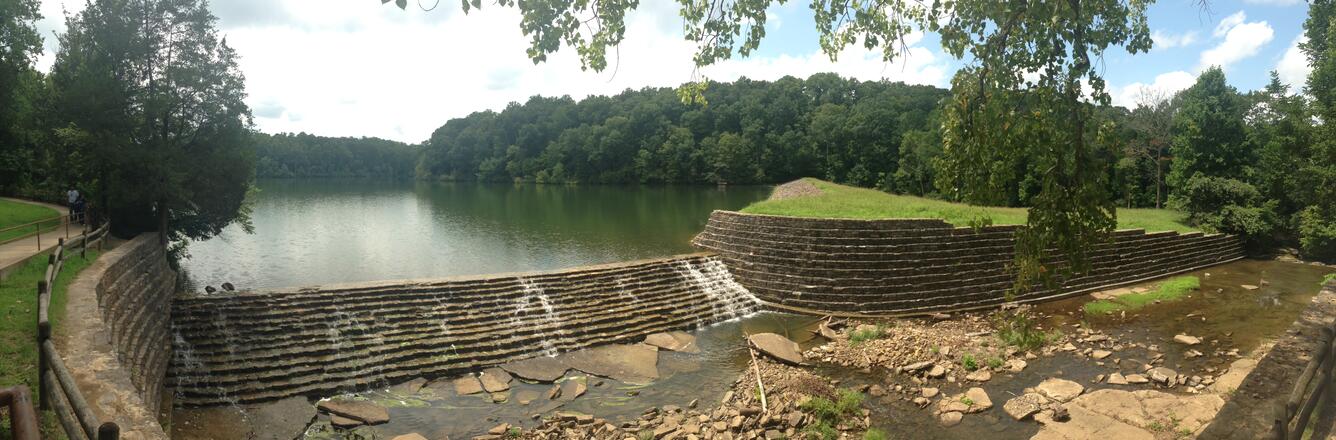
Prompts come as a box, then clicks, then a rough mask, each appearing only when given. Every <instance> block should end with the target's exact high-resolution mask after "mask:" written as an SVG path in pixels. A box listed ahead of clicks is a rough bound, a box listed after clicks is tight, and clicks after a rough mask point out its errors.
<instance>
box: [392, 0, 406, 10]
mask: <svg viewBox="0 0 1336 440" xmlns="http://www.w3.org/2000/svg"><path fill="white" fill-rule="evenodd" d="M394 5H395V6H398V7H399V9H408V0H394Z"/></svg>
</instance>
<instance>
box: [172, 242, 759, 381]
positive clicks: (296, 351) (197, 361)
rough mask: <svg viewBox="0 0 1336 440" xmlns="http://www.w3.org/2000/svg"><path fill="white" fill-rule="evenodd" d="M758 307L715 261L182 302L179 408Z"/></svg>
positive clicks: (408, 372) (508, 354) (404, 374)
mask: <svg viewBox="0 0 1336 440" xmlns="http://www.w3.org/2000/svg"><path fill="white" fill-rule="evenodd" d="M756 308H757V305H756V303H755V302H754V301H753V300H752V298H751V296H750V294H749V293H747V292H746V290H745V289H743V288H742V287H741V286H739V285H737V284H736V283H735V282H733V281H732V278H731V275H729V274H728V272H727V271H726V270H725V269H724V266H723V263H721V262H720V261H718V259H717V257H713V256H707V255H700V254H694V255H690V256H684V257H674V258H669V259H662V260H651V261H641V262H632V263H624V264H618V265H605V266H596V267H592V268H584V269H579V270H568V271H558V272H548V273H531V274H516V275H503V276H499V277H473V278H455V279H448V280H439V281H420V280H418V281H412V280H410V281H405V282H400V283H398V284H394V283H380V284H376V285H361V286H331V287H330V288H326V289H315V290H287V291H276V292H263V293H241V294H228V295H221V296H209V297H181V298H178V299H177V301H176V303H175V304H174V307H173V310H174V311H175V312H176V313H177V316H176V317H175V318H174V321H175V322H174V324H175V325H174V327H175V330H176V335H175V337H176V342H177V344H176V345H177V349H178V350H177V351H178V355H177V356H175V357H174V358H173V365H172V370H171V372H170V373H169V379H170V382H171V383H173V384H175V386H176V388H177V391H178V393H179V394H180V401H181V403H183V404H185V405H192V406H194V405H215V404H224V403H233V402H258V401H264V400H273V399H279V398H283V397H288V396H292V395H298V394H306V395H321V394H327V393H331V392H335V391H340V390H350V389H357V388H359V387H365V386H371V385H383V384H386V383H388V382H389V381H394V380H400V379H409V378H414V377H424V376H436V375H444V374H452V373H462V372H467V371H471V370H476V369H479V368H482V367H486V366H491V365H496V364H501V363H505V362H509V361H513V360H518V359H523V358H528V357H532V356H536V355H540V354H541V353H555V352H557V351H569V350H576V349H580V348H586V347H590V346H593V345H598V344H603V343H609V342H616V341H622V340H628V339H634V338H638V337H643V336H645V335H647V334H650V333H654V332H659V331H667V330H678V329H689V328H694V327H698V326H702V325H709V324H712V323H715V322H719V321H723V320H728V319H732V318H736V317H739V316H741V315H745V314H749V313H752V312H753V311H755V310H756Z"/></svg>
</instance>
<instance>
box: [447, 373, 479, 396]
mask: <svg viewBox="0 0 1336 440" xmlns="http://www.w3.org/2000/svg"><path fill="white" fill-rule="evenodd" d="M451 383H453V384H454V385H455V394H458V395H461V396H468V395H472V394H478V393H481V392H482V382H479V381H478V377H477V376H474V375H472V374H466V375H463V376H460V377H457V378H455V380H453V381H451Z"/></svg>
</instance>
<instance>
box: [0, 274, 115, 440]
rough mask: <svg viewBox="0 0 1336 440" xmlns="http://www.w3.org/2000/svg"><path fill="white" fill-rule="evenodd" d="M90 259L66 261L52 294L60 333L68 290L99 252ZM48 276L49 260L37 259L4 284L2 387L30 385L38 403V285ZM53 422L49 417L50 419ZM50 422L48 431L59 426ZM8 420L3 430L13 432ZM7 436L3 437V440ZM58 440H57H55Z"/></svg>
mask: <svg viewBox="0 0 1336 440" xmlns="http://www.w3.org/2000/svg"><path fill="white" fill-rule="evenodd" d="M87 255H88V257H87V259H86V260H85V259H83V258H80V257H79V256H78V255H74V256H71V257H70V258H69V259H66V260H65V267H64V268H63V269H61V271H60V276H58V277H56V285H55V286H54V289H52V291H51V327H52V329H53V330H52V331H54V332H59V331H60V322H61V320H62V319H63V318H64V315H65V289H66V287H67V286H69V284H70V281H73V280H74V276H75V275H76V274H78V273H79V271H81V270H83V269H84V268H86V267H88V265H89V264H92V262H93V260H94V259H96V258H97V256H98V252H97V251H96V250H92V249H89V250H88V253H87ZM45 275H46V258H33V259H32V260H30V261H28V263H27V264H25V265H24V266H23V267H22V268H20V269H19V270H17V271H15V272H14V273H12V274H10V276H9V278H6V279H4V280H0V359H4V361H3V362H0V384H3V385H6V386H8V385H27V386H28V389H29V390H31V391H32V393H33V400H37V396H36V394H37V281H38V280H41V279H42V277H43V276H45ZM48 419H49V417H48ZM50 422H51V421H50V420H48V423H47V428H48V429H47V431H48V433H49V432H50V428H52V427H54V426H55V425H53V424H51V423H50ZM8 424H9V422H8V418H5V420H4V421H3V422H0V430H3V431H4V432H5V433H6V434H8V432H9V427H8ZM2 437H3V436H0V438H2ZM51 438H54V437H51Z"/></svg>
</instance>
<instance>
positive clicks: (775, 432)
mask: <svg viewBox="0 0 1336 440" xmlns="http://www.w3.org/2000/svg"><path fill="white" fill-rule="evenodd" d="M1330 271H1331V269H1329V268H1322V267H1315V266H1306V265H1300V264H1293V263H1279V262H1258V261H1245V262H1239V263H1232V264H1228V265H1223V266H1217V267H1215V268H1211V269H1209V270H1205V271H1198V272H1195V273H1192V274H1189V275H1193V276H1197V277H1199V278H1200V279H1201V285H1200V287H1199V288H1198V289H1196V290H1195V291H1193V292H1191V293H1190V294H1188V295H1187V296H1186V297H1185V298H1183V299H1181V300H1178V301H1175V302H1165V303H1162V304H1151V305H1148V306H1147V307H1145V308H1143V309H1140V310H1137V311H1134V312H1129V313H1125V314H1116V315H1086V314H1085V312H1084V311H1083V310H1082V308H1081V306H1082V305H1083V304H1084V303H1085V302H1087V301H1090V300H1091V298H1090V297H1081V298H1074V299H1070V300H1064V301H1058V302H1054V303H1048V304H1044V305H1041V306H1039V307H1036V308H1034V309H1032V310H1028V311H1027V316H1029V317H1031V318H1032V319H1033V320H1034V321H1033V323H1032V324H1031V325H1030V326H1029V327H1030V328H1032V329H1033V330H1035V331H1036V332H1038V333H1041V334H1042V335H1044V341H1043V344H1042V345H1037V346H1033V347H1018V346H1016V345H1015V344H1011V343H1008V341H1007V338H1003V337H1002V336H1004V335H1000V334H999V332H998V328H1000V327H1001V328H1005V326H1004V325H1002V324H1004V323H1005V321H999V320H998V318H997V315H994V314H993V313H991V312H989V313H968V314H958V315H949V316H946V315H943V316H936V317H926V318H910V319H895V320H838V319H821V318H816V317H804V316H795V315H784V314H773V313H762V314H758V315H753V316H751V317H747V318H744V319H742V320H739V321H733V322H729V323H724V324H721V325H717V326H714V327H710V328H706V329H702V330H699V331H696V332H692V333H689V334H688V333H681V332H673V333H665V334H658V335H652V336H651V337H650V338H647V339H646V340H644V341H636V342H634V343H630V344H618V345H608V346H603V347H598V348H595V349H591V350H584V351H580V352H573V353H567V354H562V355H560V356H558V357H554V358H549V357H540V358H534V359H530V360H527V361H523V362H518V363H513V364H509V365H503V366H498V367H496V368H490V369H487V370H484V371H480V372H477V373H475V374H471V375H467V376H463V377H452V378H432V379H431V380H429V379H428V378H421V379H416V380H413V381H409V382H406V383H400V384H394V385H393V386H385V387H382V388H378V389H375V390H372V391H367V392H362V393H357V394H351V395H345V396H337V397H334V398H331V399H325V400H321V401H317V402H312V401H307V400H306V399H305V398H300V397H299V398H294V399H288V400H285V401H280V402H275V403H269V404H263V405H256V406H250V407H222V408H208V409H178V410H177V411H176V413H175V414H174V417H173V434H174V437H176V438H259V439H263V438H275V439H283V438H296V437H303V438H381V439H400V440H411V439H419V438H421V439H431V440H436V439H445V438H454V439H470V438H472V439H500V438H534V439H538V438H544V439H547V438H562V439H589V438H592V439H618V440H621V439H629V438H655V439H662V438H676V439H706V440H714V439H753V438H808V437H815V438H855V439H856V438H907V439H930V438H931V439H936V438H960V439H977V438H998V439H1008V438H1017V439H1024V438H1039V439H1079V438H1099V437H1106V438H1119V439H1122V438H1147V439H1154V438H1161V439H1163V438H1184V437H1192V436H1194V435H1195V434H1196V433H1198V432H1200V430H1201V429H1202V427H1204V426H1205V425H1206V424H1207V423H1209V422H1210V420H1211V419H1212V418H1213V417H1214V416H1215V413H1216V411H1218V410H1219V409H1220V407H1221V406H1222V405H1223V404H1224V402H1225V401H1226V400H1227V399H1230V398H1260V397H1261V396H1232V395H1231V393H1232V390H1234V389H1235V388H1237V387H1238V385H1239V383H1240V382H1241V381H1242V380H1243V378H1244V377H1245V376H1246V375H1247V373H1248V372H1249V371H1250V370H1251V369H1252V368H1253V366H1255V365H1256V360H1257V359H1258V358H1260V357H1261V356H1262V355H1263V354H1265V353H1266V351H1267V349H1268V347H1269V343H1270V341H1272V340H1274V339H1275V338H1276V337H1277V336H1279V335H1281V334H1282V333H1283V332H1284V331H1285V328H1286V327H1287V326H1288V324H1289V323H1290V322H1292V321H1293V320H1294V318H1295V316H1297V315H1298V313H1299V311H1300V310H1302V309H1303V308H1304V306H1305V305H1306V304H1307V302H1308V300H1309V299H1310V298H1312V296H1313V295H1314V294H1315V293H1316V292H1317V291H1318V282H1319V281H1320V280H1321V278H1322V275H1323V274H1324V273H1328V272H1330ZM1208 273H1209V275H1208ZM1153 284H1154V282H1152V283H1147V284H1145V285H1142V286H1132V287H1131V288H1150V287H1153ZM1245 286H1251V287H1252V288H1250V287H1245ZM761 334H768V335H773V336H763V337H762V336H758V335H761ZM749 336H750V338H749ZM748 339H752V340H755V343H749V342H748ZM1013 339H1014V338H1013ZM1013 342H1014V341H1013ZM790 344H791V345H790ZM749 347H757V348H762V349H763V350H756V351H755V352H753V351H752V350H751V349H749ZM766 352H771V353H772V354H773V355H767V354H766Z"/></svg>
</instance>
